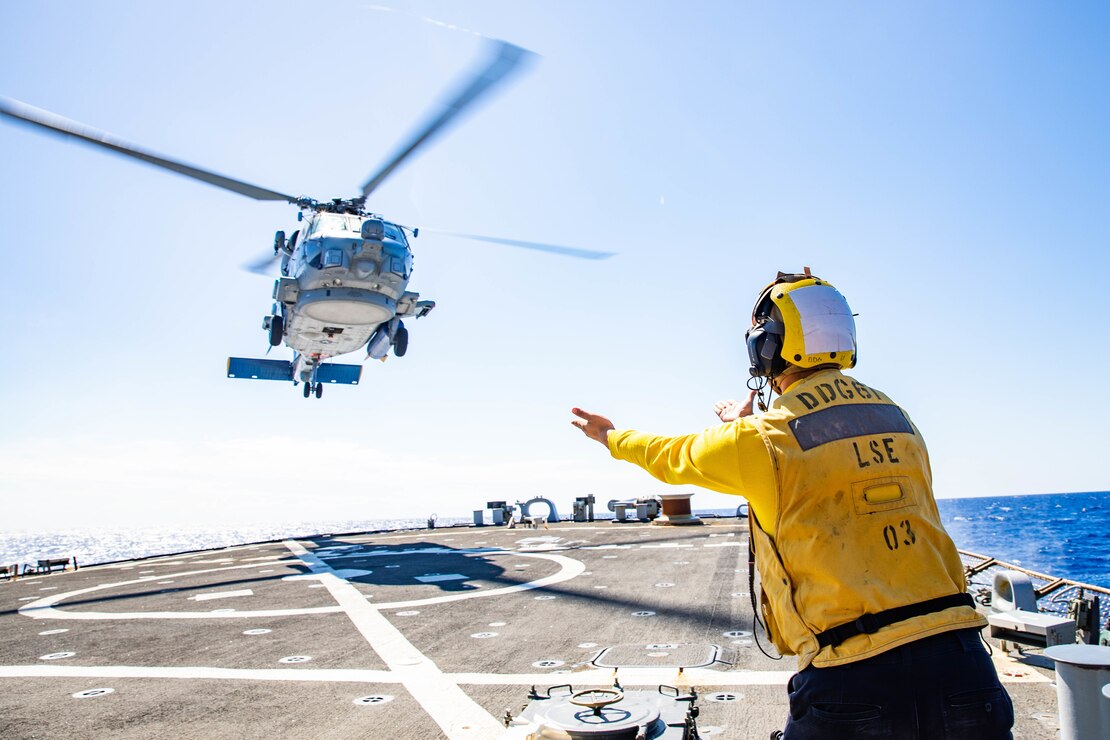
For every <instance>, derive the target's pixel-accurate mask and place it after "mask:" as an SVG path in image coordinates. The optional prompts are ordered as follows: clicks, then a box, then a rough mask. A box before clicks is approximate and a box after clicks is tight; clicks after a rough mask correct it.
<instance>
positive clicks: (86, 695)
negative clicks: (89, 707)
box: [71, 689, 115, 699]
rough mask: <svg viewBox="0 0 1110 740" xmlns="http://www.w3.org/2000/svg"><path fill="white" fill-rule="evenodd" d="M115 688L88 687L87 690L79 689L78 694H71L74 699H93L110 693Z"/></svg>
mask: <svg viewBox="0 0 1110 740" xmlns="http://www.w3.org/2000/svg"><path fill="white" fill-rule="evenodd" d="M113 691H115V689H87V690H85V691H78V692H77V693H76V694H71V696H72V697H73V698H74V699H92V698H94V697H97V696H104V695H105V694H110V693H112V692H113Z"/></svg>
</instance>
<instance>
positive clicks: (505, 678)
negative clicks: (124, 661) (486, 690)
mask: <svg viewBox="0 0 1110 740" xmlns="http://www.w3.org/2000/svg"><path fill="white" fill-rule="evenodd" d="M402 639H404V638H402ZM408 668H411V667H408ZM1026 668H1028V667H1027V666H1026ZM1028 670H1029V672H1030V673H1031V674H1033V675H1034V676H1038V677H1039V679H1038V678H1015V677H1011V676H1006V675H1003V674H1001V673H1000V674H999V678H1000V679H1002V683H1030V682H1038V683H1040V682H1045V683H1047V682H1050V681H1051V680H1052V679H1050V678H1047V677H1045V676H1043V675H1042V674H1041V673H1040V672H1038V671H1036V670H1034V669H1032V668H1028ZM437 675H438V677H439V678H441V679H443V680H444V681H449V682H451V684H453V685H456V686H455V688H456V689H457V684H468V685H473V686H530V685H532V684H550V683H551V682H552V678H553V676H557V675H560V674H552V673H439V674H437ZM792 675H794V672H793V671H714V670H710V669H708V668H690V669H688V670H686V671H683V677H684V678H685V680H687V681H688V682H689V683H691V684H697V685H698V686H699V687H702V686H706V687H709V686H713V687H717V686H720V687H724V688H727V687H730V686H785V685H786V682H787V681H788V680H790V677H791V676H792ZM573 676H574V683H575V685H578V684H581V685H582V686H609V685H611V684H612V682H613V671H611V670H609V669H604V670H588V671H576V672H575V673H574V674H573ZM0 678H169V679H234V680H245V681H304V682H349V683H383V684H397V683H400V684H405V685H406V688H408V684H407V682H409V681H412V680H414V678H413V676H412V671H411V670H392V671H374V670H368V669H360V668H318V669H291V668H209V667H204V666H195V667H180V668H178V667H168V666H75V665H61V664H53V665H15V666H0ZM676 680H677V675H676V672H675V669H674V668H645V669H636V668H631V667H626V668H621V669H620V681H621V684H622V685H625V686H657V685H658V684H660V683H665V684H673V683H674V682H675V681H676ZM410 691H411V689H410ZM468 701H469V699H468ZM483 711H484V710H483ZM498 727H500V725H498ZM460 736H462V735H460ZM474 736H475V737H482V735H477V734H476V735H474ZM493 737H497V735H493Z"/></svg>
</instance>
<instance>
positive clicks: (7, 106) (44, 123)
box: [0, 97, 299, 204]
mask: <svg viewBox="0 0 1110 740" xmlns="http://www.w3.org/2000/svg"><path fill="white" fill-rule="evenodd" d="M0 115H4V116H7V117H8V118H13V119H15V120H16V121H20V122H22V123H27V124H30V125H32V126H38V127H39V128H43V129H46V130H47V131H49V132H51V133H57V134H61V135H63V136H72V137H74V138H76V139H80V140H81V141H85V142H87V143H89V144H95V145H96V146H100V147H104V148H105V149H110V150H112V151H114V152H116V153H117V154H123V155H125V156H128V157H133V158H135V159H138V160H141V161H143V162H146V163H147V164H152V165H154V166H156V167H161V168H163V169H167V170H170V171H171V172H176V173H178V174H179V175H185V176H186V177H191V178H193V179H194V180H200V181H201V182H206V183H208V184H209V185H215V186H216V187H218V188H223V189H224V190H230V191H231V192H233V193H239V194H240V195H245V196H247V197H248V198H254V199H255V200H284V201H288V202H289V203H294V204H295V203H298V202H299V199H298V198H296V197H294V196H292V195H286V194H285V193H279V192H277V191H275V190H269V189H267V188H263V187H259V186H258V185H252V184H250V183H248V182H243V181H241V180H235V179H232V178H230V177H225V176H224V175H219V174H216V173H215V172H210V171H209V170H205V169H201V168H199V167H194V166H192V165H189V164H185V163H184V162H179V161H177V160H174V159H169V158H168V157H164V156H162V155H160V154H155V153H153V152H148V151H144V150H142V149H140V148H139V147H137V146H135V145H134V144H131V143H129V142H126V141H123V140H122V139H117V138H116V137H115V136H113V135H112V134H109V133H105V132H104V131H98V130H97V129H94V128H90V127H88V126H85V125H84V124H82V123H78V122H77V121H72V120H70V119H68V118H63V117H62V116H59V115H55V114H54V113H51V112H50V111H46V110H43V109H41V108H36V107H34V106H32V105H27V104H26V103H21V102H19V101H18V100H13V99H11V98H5V97H0Z"/></svg>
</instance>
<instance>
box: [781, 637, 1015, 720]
mask: <svg viewBox="0 0 1110 740" xmlns="http://www.w3.org/2000/svg"><path fill="white" fill-rule="evenodd" d="M788 690H789V692H790V717H789V719H788V720H787V722H786V730H785V733H784V738H785V740H811V738H822V740H830V739H833V738H853V739H855V738H870V737H875V738H887V739H891V738H896V739H898V740H902V739H903V738H904V739H905V740H911V739H912V740H933V738H936V739H937V740H940V739H941V738H944V739H946V740H963V739H964V738H966V739H967V740H993V739H994V738H1011V737H1012V735H1011V734H1010V728H1011V727H1013V725H1014V706H1013V704H1012V703H1011V702H1010V696H1009V694H1007V693H1006V689H1004V688H1002V684H1001V683H1000V682H999V680H998V674H997V672H996V671H995V670H994V664H993V663H991V659H990V657H989V656H988V655H987V651H986V649H985V648H984V647H983V643H982V642H981V641H980V639H979V630H977V629H962V630H954V631H951V632H944V633H941V634H939V635H933V636H932V637H926V638H924V639H921V640H917V641H915V642H911V643H909V644H907V645H902V646H901V647H897V648H894V649H893V650H888V651H887V652H885V653H881V654H879V655H876V656H875V657H873V658H867V659H866V660H860V661H856V662H854V663H848V664H846V665H841V666H833V667H831V668H814V667H813V666H810V667H808V668H806V669H805V670H802V671H799V672H798V673H796V674H794V676H792V677H791V679H790V684H789V686H788Z"/></svg>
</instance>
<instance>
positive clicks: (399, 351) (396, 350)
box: [393, 324, 409, 357]
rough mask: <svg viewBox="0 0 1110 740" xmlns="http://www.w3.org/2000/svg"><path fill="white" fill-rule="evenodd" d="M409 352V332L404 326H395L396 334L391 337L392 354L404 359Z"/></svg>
mask: <svg viewBox="0 0 1110 740" xmlns="http://www.w3.org/2000/svg"><path fill="white" fill-rule="evenodd" d="M408 351H409V330H408V329H406V328H405V325H404V324H398V325H397V332H396V333H395V334H394V335H393V354H394V355H396V356H397V357H404V356H405V353H406V352H408Z"/></svg>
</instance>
